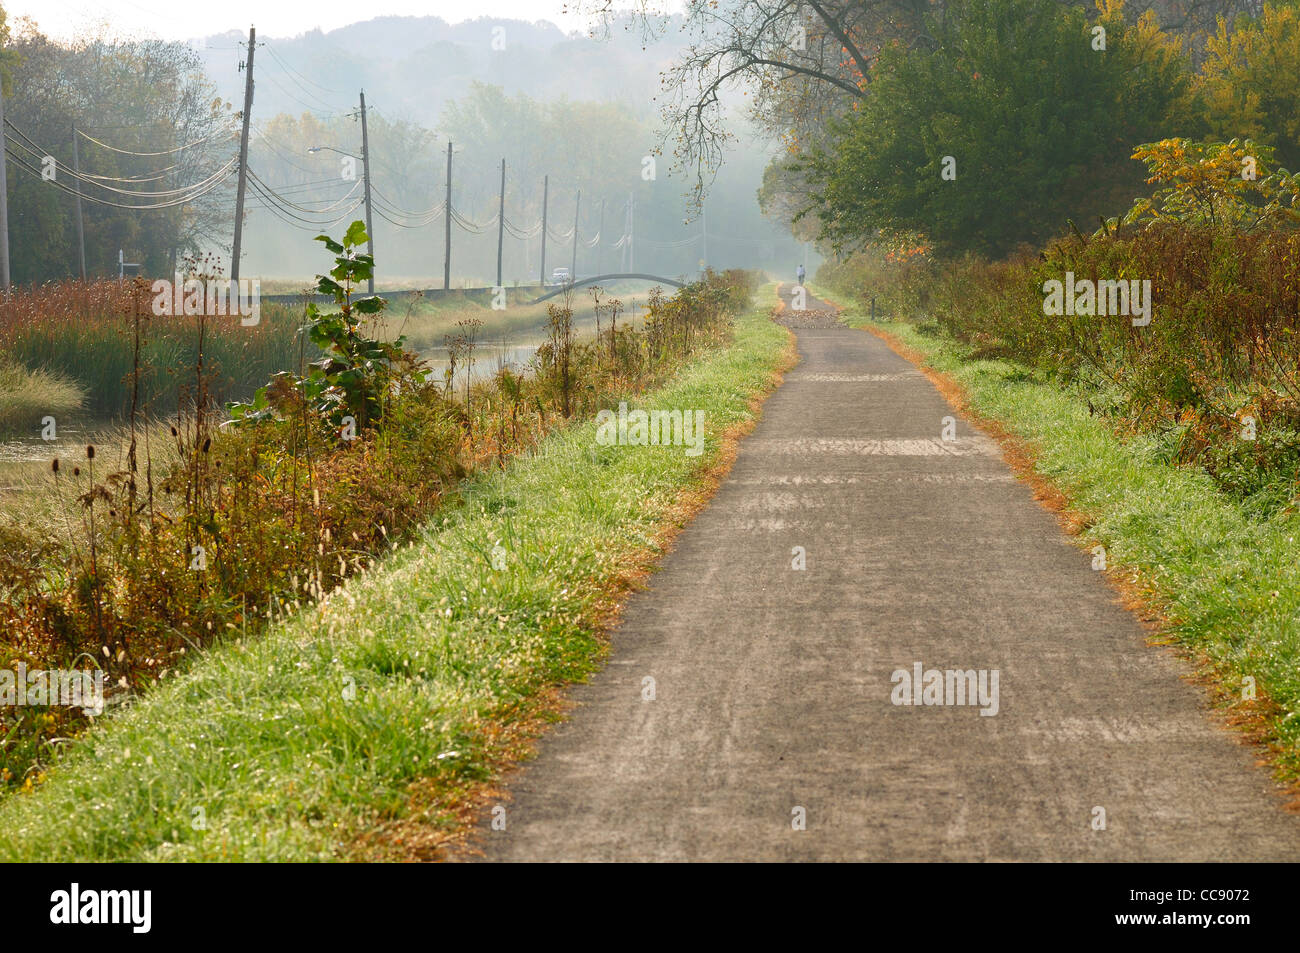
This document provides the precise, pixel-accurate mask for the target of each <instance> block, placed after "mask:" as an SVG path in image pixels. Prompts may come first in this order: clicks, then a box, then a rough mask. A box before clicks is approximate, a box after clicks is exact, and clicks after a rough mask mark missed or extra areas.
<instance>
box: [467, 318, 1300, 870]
mask: <svg viewBox="0 0 1300 953" xmlns="http://www.w3.org/2000/svg"><path fill="white" fill-rule="evenodd" d="M787 301H788V297H787ZM823 308H824V305H822V304H821V303H820V302H816V301H815V300H810V301H809V302H808V309H809V310H810V311H813V312H816V311H820V310H822V309H823ZM781 317H782V320H783V323H787V324H788V325H791V326H794V327H796V328H798V330H796V332H795V333H796V334H797V335H798V340H799V350H800V354H801V357H802V360H801V363H800V364H799V365H798V366H797V367H795V368H794V369H793V370H792V371H791V372H790V373H789V374H788V375H787V376H786V380H785V383H784V385H783V386H782V387H781V388H780V389H779V390H778V391H777V392H776V393H775V394H774V395H773V396H772V397H771V398H769V399H768V401H767V403H766V405H765V408H764V415H763V419H762V421H761V422H760V423H759V425H758V427H757V429H756V430H755V431H754V432H753V434H752V435H751V436H749V437H748V438H746V439H745V440H744V441H743V443H742V444H741V450H740V454H739V457H738V459H737V461H736V464H735V467H734V469H733V470H732V472H731V474H730V476H729V477H728V479H727V480H726V481H725V483H724V484H723V486H722V487H721V489H720V490H719V492H718V494H717V496H716V498H715V499H714V501H713V502H712V504H711V505H710V506H708V507H707V508H706V509H705V510H704V511H703V512H702V513H701V514H700V515H699V516H698V517H697V518H696V520H695V521H694V522H693V523H692V524H691V525H690V526H689V527H687V528H686V530H685V531H684V532H683V533H682V534H681V536H680V537H679V538H678V541H677V545H676V548H675V549H674V551H673V552H671V553H670V554H669V555H668V556H667V557H666V558H665V559H664V561H663V565H662V570H661V571H660V572H659V573H658V574H656V575H655V576H654V577H653V578H652V580H651V583H650V587H649V589H648V590H647V591H645V592H642V593H638V594H637V595H636V596H634V597H633V598H632V599H631V601H630V603H629V604H628V607H627V610H626V612H625V614H624V618H623V622H622V624H621V625H620V627H619V628H618V630H617V631H616V632H615V633H614V634H613V651H612V654H611V658H610V663H609V665H608V666H607V667H606V668H605V669H604V670H603V671H602V672H600V673H599V674H597V675H596V676H595V677H594V678H593V679H592V680H591V682H590V683H589V684H587V685H583V686H579V687H578V688H577V689H576V690H575V691H574V693H573V695H574V698H575V700H576V702H577V707H576V709H575V710H574V712H573V714H572V717H571V719H570V720H569V721H567V722H565V723H564V724H562V725H560V726H558V727H556V728H555V729H554V730H553V731H552V732H551V733H550V734H549V735H548V736H547V737H546V738H545V739H543V741H542V743H541V745H540V749H539V754H538V758H537V759H536V760H535V761H534V762H532V763H530V764H528V765H526V766H525V767H524V768H523V770H522V771H520V772H519V773H518V774H516V775H515V776H514V777H513V779H511V782H510V785H509V789H510V791H511V794H512V800H509V801H506V802H504V803H505V807H506V821H507V823H506V829H505V830H504V831H499V830H491V829H490V828H489V826H488V825H487V824H486V823H485V825H484V826H483V828H482V830H481V832H480V835H479V837H478V844H479V846H480V847H481V848H482V849H483V850H484V851H485V854H486V857H487V859H489V860H742V859H743V860H1126V861H1154V860H1247V859H1250V860H1264V859H1270V860H1282V859H1288V860H1296V859H1300V817H1297V816H1294V815H1289V814H1286V813H1284V812H1283V811H1282V810H1281V803H1282V801H1281V798H1280V797H1279V796H1278V794H1277V791H1276V789H1275V787H1274V785H1273V784H1272V782H1271V781H1270V779H1269V777H1268V775H1267V773H1266V771H1265V770H1264V769H1262V768H1260V767H1258V766H1256V765H1255V763H1254V761H1255V759H1254V757H1253V755H1252V752H1251V750H1250V749H1249V748H1248V747H1246V746H1245V745H1243V744H1241V743H1239V742H1238V741H1237V740H1236V739H1235V738H1234V736H1233V735H1231V734H1229V733H1228V732H1227V731H1225V730H1223V729H1221V728H1219V727H1218V726H1217V725H1216V724H1215V723H1214V720H1213V716H1212V715H1211V714H1210V713H1209V712H1208V711H1207V710H1206V705H1205V702H1204V697H1203V694H1202V692H1201V691H1200V690H1199V689H1198V688H1196V687H1194V686H1193V685H1191V684H1189V683H1187V682H1186V681H1184V680H1182V678H1181V676H1182V675H1184V674H1186V669H1185V666H1183V665H1182V664H1181V663H1180V662H1178V661H1177V660H1176V659H1175V658H1174V657H1173V656H1172V654H1171V653H1170V652H1168V651H1167V650H1163V649H1159V648H1153V647H1151V646H1148V645H1147V644H1146V642H1145V638H1144V635H1143V632H1142V630H1141V627H1140V626H1139V625H1138V623H1137V622H1136V621H1135V620H1134V618H1133V617H1132V616H1131V615H1129V614H1128V613H1127V612H1126V611H1125V610H1124V609H1123V608H1121V607H1120V606H1119V605H1118V604H1117V602H1116V599H1115V596H1114V594H1113V592H1112V590H1111V589H1110V588H1109V587H1108V586H1107V585H1106V584H1105V582H1104V581H1103V580H1102V579H1101V578H1100V577H1099V576H1098V574H1096V573H1094V572H1093V571H1092V569H1091V563H1090V556H1089V555H1088V554H1087V553H1086V552H1084V551H1082V550H1080V549H1079V548H1077V547H1075V546H1074V545H1072V544H1071V543H1070V542H1069V541H1068V540H1067V538H1066V537H1065V536H1064V535H1063V534H1062V532H1061V530H1060V528H1059V526H1058V524H1057V522H1056V520H1055V518H1054V517H1053V516H1052V515H1051V514H1049V513H1048V512H1046V511H1045V510H1043V509H1042V508H1040V507H1039V506H1038V505H1037V504H1036V503H1035V502H1034V500H1033V498H1032V495H1031V492H1030V490H1029V489H1028V488H1027V487H1026V486H1024V485H1022V484H1020V483H1018V482H1017V481H1016V480H1015V478H1014V477H1013V476H1012V474H1011V472H1010V471H1009V469H1008V468H1007V465H1006V464H1005V463H1004V462H1003V461H1002V459H1001V457H1000V456H999V454H998V451H997V449H996V447H995V445H994V444H993V443H992V442H991V441H990V440H989V439H988V438H986V437H984V436H983V435H982V434H980V433H978V432H977V431H975V430H973V429H972V427H971V426H970V425H969V424H967V423H966V422H965V421H964V420H962V419H961V418H960V416H958V415H956V414H955V412H954V411H953V410H952V409H951V408H950V407H949V406H948V404H947V403H946V402H945V401H944V399H943V398H942V397H941V396H940V395H939V394H938V392H936V391H935V389H934V387H933V386H931V384H930V383H929V382H928V381H927V380H926V378H925V377H924V376H922V375H921V374H920V373H919V372H918V371H917V370H916V369H915V368H913V367H912V366H911V365H910V364H908V363H907V362H906V361H905V360H903V359H902V358H900V357H898V356H897V355H895V354H894V353H893V352H892V351H890V350H889V349H888V348H887V347H886V346H885V345H884V344H883V343H882V342H881V341H879V340H878V339H876V338H875V337H873V336H872V335H869V334H865V333H863V332H861V331H854V330H850V329H847V328H841V327H835V326H833V322H826V321H825V320H824V315H812V316H809V315H806V314H805V315H802V316H801V315H799V314H797V313H795V312H794V311H793V310H792V311H790V312H787V313H785V314H783V315H782V316H781ZM806 324H811V325H814V326H810V327H805V326H804V325H806ZM828 325H830V326H828ZM949 416H953V417H956V420H955V427H956V439H955V440H952V441H945V440H943V439H941V431H942V429H943V427H944V420H943V418H945V417H949ZM795 547H803V550H804V552H805V559H806V568H805V569H803V570H797V569H793V568H792V563H793V561H794V560H795V558H796V557H795V555H794V552H795V551H794V548H795ZM918 663H919V664H920V665H921V667H922V670H927V669H939V670H948V669H953V670H975V671H976V672H977V673H978V671H979V670H984V671H985V672H986V673H988V676H989V677H988V679H986V681H985V683H984V684H985V686H986V688H987V689H988V691H987V692H986V695H985V699H986V701H987V702H988V703H987V704H984V705H983V706H980V705H956V704H950V705H929V704H927V705H901V704H894V701H893V700H894V699H895V698H899V697H900V696H899V694H898V693H899V692H900V691H901V687H900V685H899V683H900V681H901V680H900V679H899V678H897V677H896V676H895V674H894V673H895V672H899V671H902V672H906V673H908V674H909V675H910V674H911V673H912V672H913V671H914V666H915V665H916V664H918ZM995 670H996V672H997V675H998V682H997V697H996V714H991V715H983V714H981V710H986V711H992V709H993V705H992V700H993V695H992V687H993V683H992V681H991V677H992V673H993V672H994V671H995ZM647 677H649V678H653V679H654V700H652V701H650V700H645V694H646V685H647V684H648V683H647V682H645V681H644V680H645V679H646V678H647ZM976 677H977V679H978V675H977V676H976ZM924 680H925V679H924V676H923V678H922V681H923V682H924ZM957 687H958V686H957V683H956V681H954V683H953V691H954V695H953V696H950V697H949V698H948V700H953V701H955V700H956V697H955V690H956V688H957ZM963 687H964V685H963ZM946 691H947V686H946V682H945V685H944V686H943V688H942V690H941V693H945V692H946ZM1098 809H1104V811H1105V829H1104V830H1098V829H1094V825H1095V824H1096V823H1097V821H1098V819H1099V818H1100V814H1099V813H1098ZM801 812H802V815H803V817H804V818H805V822H806V829H804V830H797V829H796V827H797V826H798V820H799V816H800V813H801Z"/></svg>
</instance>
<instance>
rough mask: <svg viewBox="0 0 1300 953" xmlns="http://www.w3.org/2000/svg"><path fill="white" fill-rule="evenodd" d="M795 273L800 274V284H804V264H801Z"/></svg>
mask: <svg viewBox="0 0 1300 953" xmlns="http://www.w3.org/2000/svg"><path fill="white" fill-rule="evenodd" d="M795 274H796V275H798V276H799V284H801V285H802V284H803V276H804V270H803V265H800V266H799V270H798V271H796V272H795Z"/></svg>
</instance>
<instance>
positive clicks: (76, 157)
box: [72, 123, 175, 281]
mask: <svg viewBox="0 0 1300 953" xmlns="http://www.w3.org/2000/svg"><path fill="white" fill-rule="evenodd" d="M72 174H73V177H74V178H75V179H76V180H77V181H78V182H80V181H81V156H80V154H79V153H78V151H77V125H76V123H73V125H72ZM76 199H77V251H78V254H79V256H80V257H79V259H78V260H79V262H80V264H81V280H82V281H85V280H86V225H85V222H84V221H83V220H82V218H81V189H77V195H76ZM172 270H173V271H174V270H175V269H172Z"/></svg>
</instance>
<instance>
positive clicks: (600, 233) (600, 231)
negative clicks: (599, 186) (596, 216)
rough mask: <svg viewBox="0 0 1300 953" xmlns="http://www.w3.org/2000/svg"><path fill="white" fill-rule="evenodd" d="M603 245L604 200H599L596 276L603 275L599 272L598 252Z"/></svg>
mask: <svg viewBox="0 0 1300 953" xmlns="http://www.w3.org/2000/svg"><path fill="white" fill-rule="evenodd" d="M604 243H605V200H604V199H601V200H600V224H599V225H598V226H597V227H596V272H595V273H596V274H598V275H601V274H604V272H602V271H601V270H600V252H601V247H600V246H601V245H603V244H604Z"/></svg>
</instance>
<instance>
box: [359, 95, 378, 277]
mask: <svg viewBox="0 0 1300 953" xmlns="http://www.w3.org/2000/svg"><path fill="white" fill-rule="evenodd" d="M361 173H362V175H364V176H365V177H366V251H367V252H369V254H370V262H371V265H370V281H369V282H368V283H367V285H366V293H367V294H374V293H375V267H374V261H375V227H374V225H373V224H372V221H371V218H370V132H369V130H368V129H367V128H366V91H365V90H364V89H363V90H362V91H361Z"/></svg>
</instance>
